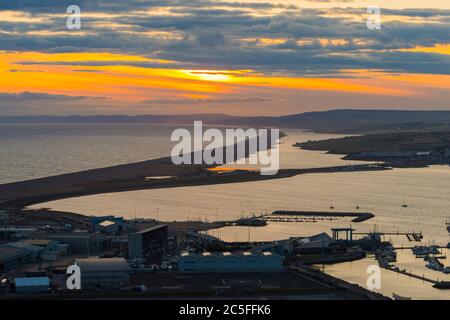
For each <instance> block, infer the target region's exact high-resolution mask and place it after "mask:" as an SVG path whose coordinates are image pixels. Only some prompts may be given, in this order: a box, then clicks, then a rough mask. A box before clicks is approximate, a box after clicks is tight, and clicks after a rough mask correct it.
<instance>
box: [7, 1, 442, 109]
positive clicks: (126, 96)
mask: <svg viewBox="0 0 450 320" xmlns="http://www.w3.org/2000/svg"><path fill="white" fill-rule="evenodd" d="M69 5H78V6H79V7H80V8H81V30H69V29H68V28H67V26H66V19H67V17H68V16H69V15H68V14H67V13H66V8H67V7H68V6H69ZM369 5H377V6H379V7H380V8H381V13H382V16H381V22H382V28H381V29H380V30H369V29H368V28H367V27H366V21H367V18H368V14H367V13H366V10H367V7H368V6H369ZM449 101H450V1H449V0H370V1H366V0H329V1H327V0H309V1H307V0H296V1H287V0H286V1H284V0H272V1H270V0H260V1H259V0H237V1H221V0H219V1H213V0H199V1H196V0H190V1H184V0H128V1H125V0H121V1H118V0H69V1H68V0H42V1H35V0H15V1H11V0H0V115H37V114H54V115H69V114H174V113H226V114H232V115H279V114H292V113H300V112H304V111H320V110H328V109H336V108H364V109H367V108H372V109H373V108H377V109H423V110H432V109H433V110H438V109H448V110H450V102H449Z"/></svg>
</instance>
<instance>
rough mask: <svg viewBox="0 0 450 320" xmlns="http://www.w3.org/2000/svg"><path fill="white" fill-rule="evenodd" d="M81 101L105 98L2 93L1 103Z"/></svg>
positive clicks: (0, 95)
mask: <svg viewBox="0 0 450 320" xmlns="http://www.w3.org/2000/svg"><path fill="white" fill-rule="evenodd" d="M81 99H105V98H103V97H88V96H69V95H64V94H48V93H39V92H28V91H24V92H21V93H0V101H2V102H3V101H6V102H10V103H13V102H23V101H38V100H53V101H55V100H71V101H73V100H81Z"/></svg>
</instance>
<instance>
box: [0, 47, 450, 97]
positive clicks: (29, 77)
mask: <svg viewBox="0 0 450 320" xmlns="http://www.w3.org/2000/svg"><path fill="white" fill-rule="evenodd" d="M89 62H105V64H103V65H102V64H100V65H98V66H97V65H95V63H93V65H89ZM107 62H112V64H111V65H108V64H107ZM139 62H143V63H146V62H151V63H153V64H155V65H158V64H160V65H161V68H157V67H152V68H145V67H140V66H131V65H129V64H131V63H139ZM77 63H80V65H77ZM83 63H85V64H87V65H83ZM115 63H118V65H116V64H115ZM127 64H128V65H127ZM170 64H171V62H170V61H165V60H157V59H150V58H146V57H142V56H133V55H126V54H115V53H108V52H106V53H55V54H50V53H38V52H22V53H20V52H19V53H18V52H0V87H1V88H2V89H1V91H2V92H3V93H5V92H6V93H21V92H24V91H28V92H41V93H49V94H66V95H83V96H102V97H107V98H111V99H115V100H123V101H129V102H140V101H145V100H149V99H152V100H153V99H158V98H161V99H171V98H187V99H207V98H214V97H215V96H216V95H224V94H225V95H226V94H240V93H242V92H244V93H245V92H247V91H248V90H249V89H251V90H263V89H266V88H267V89H270V90H275V92H276V91H277V90H294V91H295V90H300V91H305V90H309V91H330V92H337V93H338V92H341V93H360V94H370V95H380V96H403V97H405V96H414V95H420V94H422V93H420V92H417V90H415V89H411V88H410V87H409V86H410V85H413V86H414V85H421V86H426V87H435V88H449V86H450V76H448V75H429V74H412V75H411V74H390V73H386V72H382V71H379V70H362V69H359V70H342V71H341V72H342V74H345V75H348V76H350V77H348V78H339V77H324V78H321V77H320V76H317V77H298V76H274V75H266V74H261V73H256V72H254V71H252V70H178V69H170V68H167V67H170ZM163 66H164V67H163ZM351 76H355V77H351Z"/></svg>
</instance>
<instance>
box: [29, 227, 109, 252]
mask: <svg viewBox="0 0 450 320" xmlns="http://www.w3.org/2000/svg"><path fill="white" fill-rule="evenodd" d="M34 237H35V238H39V239H48V240H55V241H57V242H58V243H59V244H65V245H69V247H68V246H66V248H65V249H64V250H65V251H66V253H67V251H70V253H74V254H82V255H95V254H98V253H99V252H101V251H102V250H103V249H104V248H106V246H107V238H106V236H105V235H104V234H101V233H94V234H92V233H88V232H66V233H41V234H35V235H34Z"/></svg>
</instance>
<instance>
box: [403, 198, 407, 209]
mask: <svg viewBox="0 0 450 320" xmlns="http://www.w3.org/2000/svg"><path fill="white" fill-rule="evenodd" d="M402 208H408V205H407V204H406V202H405V199H404V198H403V203H402Z"/></svg>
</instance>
